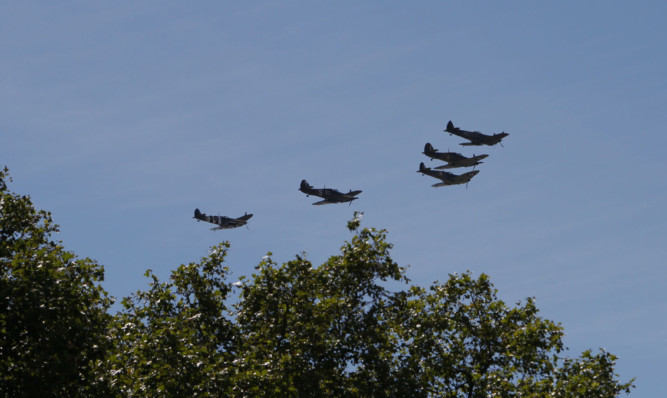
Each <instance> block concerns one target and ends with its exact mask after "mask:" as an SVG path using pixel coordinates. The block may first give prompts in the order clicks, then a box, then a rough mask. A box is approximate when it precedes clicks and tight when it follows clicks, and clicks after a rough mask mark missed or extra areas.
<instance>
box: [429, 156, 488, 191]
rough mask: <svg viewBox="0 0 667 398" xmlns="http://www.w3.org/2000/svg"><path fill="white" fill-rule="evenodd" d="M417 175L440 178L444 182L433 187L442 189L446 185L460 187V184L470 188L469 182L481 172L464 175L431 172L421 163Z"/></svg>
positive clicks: (470, 172) (475, 171)
mask: <svg viewBox="0 0 667 398" xmlns="http://www.w3.org/2000/svg"><path fill="white" fill-rule="evenodd" d="M417 173H422V175H424V174H426V175H429V176H431V177H434V178H438V179H440V180H442V182H439V183H437V184H433V185H431V186H432V187H436V188H437V187H442V186H445V185H458V184H466V188H467V187H468V182H470V180H471V179H472V178H473V177H474V176H475V175H477V173H479V170H473V171H469V172H467V173H463V174H461V175H456V174H452V173H449V172H447V171H433V170H431V168H430V167H426V166H424V163H423V162H422V163H419V170H417Z"/></svg>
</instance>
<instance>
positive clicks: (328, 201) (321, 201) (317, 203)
mask: <svg viewBox="0 0 667 398" xmlns="http://www.w3.org/2000/svg"><path fill="white" fill-rule="evenodd" d="M332 203H336V202H332V201H330V200H329V199H324V200H320V201H319V202H315V203H313V204H314V205H317V206H319V205H330V204H332Z"/></svg>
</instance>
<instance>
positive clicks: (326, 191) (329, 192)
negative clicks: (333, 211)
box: [299, 180, 361, 205]
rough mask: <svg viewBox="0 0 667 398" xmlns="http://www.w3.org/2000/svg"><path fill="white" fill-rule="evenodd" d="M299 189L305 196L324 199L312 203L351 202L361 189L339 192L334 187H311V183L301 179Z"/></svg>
mask: <svg viewBox="0 0 667 398" xmlns="http://www.w3.org/2000/svg"><path fill="white" fill-rule="evenodd" d="M299 191H301V192H303V193H305V194H306V196H310V195H314V196H319V197H320V198H323V199H324V200H322V201H319V202H315V203H313V204H314V205H327V204H330V203H343V202H350V203H351V202H352V201H353V200H355V199H359V198H356V197H355V196H357V195H359V194H360V193H361V191H352V190H350V192H348V193H341V192H338V191H337V190H335V189H331V188H313V187H312V185H310V184H308V181H306V180H301V186H300V187H299Z"/></svg>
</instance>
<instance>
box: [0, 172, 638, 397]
mask: <svg viewBox="0 0 667 398" xmlns="http://www.w3.org/2000/svg"><path fill="white" fill-rule="evenodd" d="M7 180H8V172H7V169H5V170H4V171H3V172H2V173H0V195H1V196H0V216H1V218H0V238H1V239H0V308H2V311H0V395H2V396H46V397H48V396H120V397H124V396H128V397H132V396H139V397H145V396H166V397H172V396H173V397H180V396H197V397H206V396H209V397H217V396H238V397H252V396H271V397H292V396H323V397H327V396H329V397H341V396H343V397H345V396H373V397H384V396H386V397H407V396H409V397H428V396H438V397H462V398H463V397H466V398H473V397H475V398H476V397H545V396H550V397H581V396H586V397H617V396H620V395H621V394H623V393H626V394H627V393H629V392H630V391H631V388H632V387H633V385H632V380H630V381H628V382H621V381H619V380H618V375H617V374H616V373H615V370H614V366H615V360H616V357H615V356H614V355H612V354H609V353H607V352H605V351H600V352H598V353H593V352H591V351H585V352H583V353H582V354H581V355H580V356H579V357H578V358H568V357H565V356H562V353H563V350H564V347H563V342H562V338H563V328H562V327H561V326H560V325H559V324H557V323H555V322H553V321H550V320H547V319H544V318H542V317H540V316H539V311H538V309H537V307H536V306H535V302H534V300H533V299H531V298H528V299H526V300H525V301H523V302H519V303H516V304H515V305H507V304H506V303H504V302H503V301H502V300H500V299H499V298H498V297H497V291H496V289H495V288H494V287H493V285H492V283H491V282H490V279H489V277H488V276H487V275H484V274H482V275H479V276H477V277H474V276H473V275H472V274H471V273H470V272H466V273H464V274H462V275H457V274H452V275H448V278H447V280H446V281H445V282H443V283H440V282H436V283H434V284H432V285H431V286H429V287H428V288H424V287H420V286H410V285H409V282H410V281H409V280H408V279H407V277H406V269H405V268H403V267H401V266H399V265H398V264H397V263H396V262H394V261H393V259H392V258H391V256H390V250H391V248H392V245H391V244H390V243H388V242H387V238H386V231H384V230H375V229H373V228H361V225H360V215H359V214H357V213H355V217H354V219H353V220H351V221H350V222H349V223H348V228H349V230H350V231H351V232H353V233H354V235H353V236H352V239H351V240H350V241H349V242H345V243H344V244H343V246H342V247H341V251H340V253H339V254H338V255H334V256H332V257H330V258H329V259H328V260H327V261H326V262H325V263H324V264H322V265H319V266H314V265H313V264H312V263H311V262H310V261H309V260H308V259H307V256H306V255H305V254H300V255H297V256H296V258H295V259H294V260H291V261H288V262H286V263H284V264H282V265H278V264H276V263H275V262H274V261H273V260H272V259H271V253H269V254H268V255H267V256H266V257H265V258H264V259H263V260H262V261H261V262H260V264H259V265H258V266H257V267H256V270H255V273H254V274H253V275H251V276H249V277H244V278H241V280H240V281H238V282H234V283H230V282H228V281H227V277H228V274H229V269H228V268H227V267H226V266H224V261H225V257H226V255H227V252H228V250H229V248H230V245H229V243H228V242H223V243H221V244H219V245H217V246H214V247H213V248H212V249H211V252H210V253H209V255H208V256H207V257H204V258H203V259H201V261H200V262H198V263H190V264H187V265H181V266H180V267H178V268H177V269H175V270H174V271H173V272H172V273H171V277H170V279H169V280H168V281H166V282H163V281H160V280H159V279H158V278H157V276H156V275H154V274H153V273H152V272H151V271H150V270H149V271H147V272H146V276H147V277H148V278H149V281H150V283H149V288H148V289H147V290H146V291H138V292H137V293H135V294H134V295H132V296H130V297H127V298H125V299H124V300H123V301H122V306H123V307H122V310H121V311H119V312H118V313H117V314H115V315H113V316H112V315H109V314H108V310H109V307H110V305H111V299H110V298H108V297H107V294H106V292H105V291H104V290H103V289H102V287H101V285H100V284H101V282H102V280H103V271H104V270H103V268H102V267H101V266H99V265H98V264H96V263H95V262H94V261H93V260H90V259H78V258H77V257H76V256H75V255H74V254H73V253H70V252H68V251H66V250H65V249H64V248H63V247H62V245H61V244H60V243H59V242H54V241H52V240H51V238H50V235H51V234H52V233H54V232H56V231H57V226H56V225H55V224H53V222H52V220H51V215H50V214H49V213H48V212H45V211H35V209H34V208H33V205H32V203H31V201H30V198H29V197H27V196H18V195H15V194H12V193H10V192H9V191H8V189H7V184H6V181H7ZM388 282H390V283H388ZM389 286H392V287H394V286H396V287H395V288H390V287H389Z"/></svg>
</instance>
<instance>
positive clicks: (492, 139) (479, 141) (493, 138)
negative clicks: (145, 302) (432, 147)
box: [444, 120, 509, 146]
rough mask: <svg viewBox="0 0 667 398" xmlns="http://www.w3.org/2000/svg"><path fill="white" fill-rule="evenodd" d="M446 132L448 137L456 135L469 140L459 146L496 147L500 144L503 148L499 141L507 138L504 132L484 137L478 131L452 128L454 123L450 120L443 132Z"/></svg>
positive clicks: (484, 135)
mask: <svg viewBox="0 0 667 398" xmlns="http://www.w3.org/2000/svg"><path fill="white" fill-rule="evenodd" d="M444 131H446V132H448V133H449V134H450V135H451V134H454V135H458V136H459V137H461V138H465V139H466V140H470V142H464V143H463V144H460V145H489V146H491V145H496V144H500V146H503V144H502V143H500V140H502V139H503V138H505V137H507V136H508V135H509V134H507V133H506V132H504V131H503V132H502V133H498V134H494V135H486V134H482V133H480V132H479V131H467V130H461V129H460V128H458V127H454V123H452V121H451V120H450V121H449V123H447V128H446V129H445V130H444Z"/></svg>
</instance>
